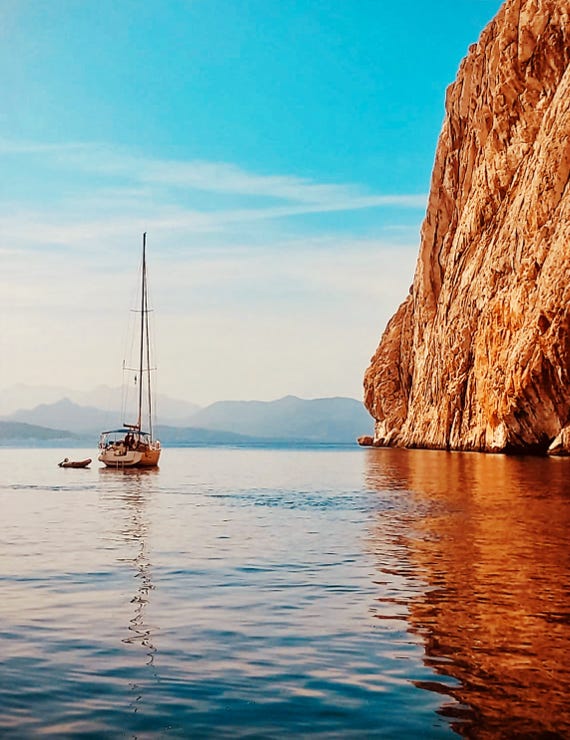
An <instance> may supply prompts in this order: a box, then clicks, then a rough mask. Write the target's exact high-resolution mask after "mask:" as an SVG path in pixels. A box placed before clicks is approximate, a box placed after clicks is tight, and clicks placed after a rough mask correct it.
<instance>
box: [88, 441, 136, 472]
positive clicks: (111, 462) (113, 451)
mask: <svg viewBox="0 0 570 740" xmlns="http://www.w3.org/2000/svg"><path fill="white" fill-rule="evenodd" d="M142 457H143V453H142V452H139V451H138V450H126V449H125V448H124V447H115V446H112V447H108V448H107V449H105V450H101V453H100V455H99V458H98V460H99V461H100V462H102V463H105V465H106V466H107V467H108V468H135V467H137V466H138V464H139V463H140V461H141V460H142Z"/></svg>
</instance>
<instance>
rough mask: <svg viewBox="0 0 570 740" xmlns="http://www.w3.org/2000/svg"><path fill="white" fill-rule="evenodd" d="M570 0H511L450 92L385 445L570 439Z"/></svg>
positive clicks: (510, 445) (381, 399)
mask: <svg viewBox="0 0 570 740" xmlns="http://www.w3.org/2000/svg"><path fill="white" fill-rule="evenodd" d="M569 62H570V0H506V2H505V3H504V5H503V6H502V8H501V10H500V11H499V13H498V15H497V16H496V18H495V19H494V20H493V21H492V22H491V23H490V24H489V25H488V26H487V28H486V29H485V30H484V31H483V33H482V35H481V38H480V39H479V42H478V43H477V44H474V45H473V46H471V48H470V49H469V53H468V55H467V57H466V58H465V59H464V61H463V62H462V64H461V67H460V69H459V72H458V76H457V80H456V82H455V83H454V84H453V85H451V86H450V87H449V89H448V91H447V98H446V117H445V121H444V124H443V129H442V132H441V135H440V139H439V143H438V147H437V152H436V157H435V165H434V171H433V176H432V183H431V191H430V196H429V201H428V208H427V214H426V218H425V221H424V224H423V227H422V235H421V246H420V253H419V257H418V262H417V266H416V273H415V276H414V281H413V285H412V288H411V290H410V294H409V295H408V297H407V298H406V300H405V301H404V303H403V304H402V305H401V306H400V308H399V309H398V311H397V312H396V314H395V315H394V317H393V318H392V319H391V320H390V322H389V323H388V325H387V327H386V330H385V332H384V335H383V337H382V339H381V342H380V345H379V347H378V349H377V351H376V353H375V355H374V357H373V358H372V360H371V364H370V367H369V368H368V370H367V371H366V374H365V378H364V393H365V404H366V406H367V408H368V410H369V411H370V413H371V414H372V416H373V417H374V418H375V420H376V425H375V435H374V443H375V444H378V445H385V444H390V445H400V446H411V447H434V448H448V449H464V450H487V451H501V450H507V451H508V450H533V449H534V450H546V449H547V448H548V447H549V446H551V447H552V450H551V451H553V450H554V449H555V448H556V450H557V451H569V450H570V183H569V172H570V66H569Z"/></svg>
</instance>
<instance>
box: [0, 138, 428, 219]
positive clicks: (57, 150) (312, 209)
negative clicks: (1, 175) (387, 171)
mask: <svg viewBox="0 0 570 740" xmlns="http://www.w3.org/2000/svg"><path fill="white" fill-rule="evenodd" d="M0 155H4V156H7V155H12V156H13V155H19V156H28V157H32V156H35V157H39V158H41V157H43V158H44V159H46V160H47V163H48V164H51V166H52V167H54V168H56V169H57V170H60V171H61V170H69V169H72V170H75V171H76V172H78V173H79V172H84V173H88V174H91V175H93V174H98V175H105V176H107V177H108V178H118V177H121V178H125V179H127V180H129V181H130V184H129V185H128V186H125V191H126V192H129V191H132V189H133V185H132V184H133V183H138V184H140V185H143V186H147V187H150V188H151V191H152V190H156V189H158V190H159V191H160V190H161V189H162V190H164V189H168V188H173V189H176V190H185V191H192V190H195V191H201V192H207V193H217V194H220V195H235V196H245V197H255V198H261V199H264V200H268V199H273V200H282V201H290V202H292V203H296V204H304V206H305V207H306V208H307V211H304V210H303V209H302V207H301V205H298V206H297V209H298V210H297V209H296V210H295V211H292V212H291V213H289V212H286V213H285V214H284V215H295V214H296V213H304V212H307V213H316V212H319V211H323V212H327V211H337V210H354V209H361V208H375V207H384V206H399V207H402V208H424V207H425V205H426V202H427V195H426V194H388V195H379V194H371V193H368V192H365V191H364V190H363V189H362V188H361V187H359V186H357V185H354V184H324V183H315V182H313V181H311V180H307V179H305V178H300V177H296V176H291V175H260V174H256V173H252V172H248V171H246V170H243V169H242V168H240V167H238V166H237V165H235V164H231V163H225V162H207V161H201V160H195V161H176V160H160V159H154V158H148V157H137V156H134V155H132V154H128V153H124V152H118V151H116V150H114V149H112V148H110V147H108V146H103V145H100V144H88V143H69V144H45V143H34V142H10V141H7V140H0ZM114 189H115V191H116V192H120V188H118V187H117V185H115V186H114ZM103 192H104V188H103ZM116 192H115V194H116ZM268 210H269V213H271V209H268ZM277 215H281V214H280V213H279V212H277ZM270 217H271V216H270Z"/></svg>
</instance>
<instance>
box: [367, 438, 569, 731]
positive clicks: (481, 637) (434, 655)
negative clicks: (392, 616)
mask: <svg viewBox="0 0 570 740" xmlns="http://www.w3.org/2000/svg"><path fill="white" fill-rule="evenodd" d="M365 454H366V467H365V482H366V485H367V486H368V487H369V488H371V489H373V490H376V491H378V492H382V493H383V494H385V495H386V496H392V506H391V507H388V510H387V511H386V512H384V513H383V514H380V515H379V516H378V518H377V520H376V522H375V526H374V531H373V537H372V543H371V546H372V547H373V548H374V550H375V552H377V553H379V552H381V551H382V550H383V549H384V550H385V549H386V547H388V548H391V549H392V551H393V554H394V553H395V552H396V550H397V554H398V562H399V563H400V564H401V570H402V573H401V575H403V576H404V577H405V578H406V579H408V582H409V583H411V584H412V585H411V586H410V589H409V591H408V594H409V596H408V597H407V598H406V600H405V601H406V603H405V607H407V617H406V618H407V621H408V625H409V631H410V632H413V633H416V634H419V635H420V636H421V637H422V640H423V642H424V645H425V663H426V664H427V665H430V666H431V668H432V669H433V670H435V672H436V673H439V674H441V675H446V676H450V677H453V678H454V679H456V680H457V681H458V682H459V685H458V686H457V687H452V688H450V687H449V686H446V684H445V683H442V684H437V685H436V684H434V685H423V684H422V683H421V682H418V683H417V685H418V686H420V687H421V688H429V689H433V690H437V691H442V692H445V693H448V694H450V695H451V696H453V697H454V698H455V699H456V700H457V701H458V702H459V703H460V705H459V707H458V705H454V707H455V708H453V707H452V706H450V707H448V709H447V710H446V709H445V708H444V709H443V710H442V713H446V712H447V713H448V714H454V713H455V714H456V717H455V719H454V720H452V726H453V727H454V729H455V730H456V731H457V732H458V733H459V734H462V735H465V736H467V737H477V738H487V737H489V738H491V737H493V738H495V737H531V736H532V737H541V738H542V737H570V703H569V701H568V696H570V672H569V670H568V654H569V650H570V601H569V600H570V548H568V539H567V538H568V527H569V524H570V460H561V459H558V460H555V459H546V458H534V457H525V458H523V457H507V456H503V455H496V456H495V455H480V454H475V453H446V452H436V451H423V450H390V449H386V450H384V449H371V450H367V451H366V453H365ZM394 491H396V493H393V492H394ZM389 492H392V493H391V494H390V493H389ZM379 568H380V569H381V564H379ZM382 600H383V598H381V599H380V601H382ZM398 609H399V611H400V612H401V611H402V604H399V606H398ZM462 707H467V711H462V709H461V708H462Z"/></svg>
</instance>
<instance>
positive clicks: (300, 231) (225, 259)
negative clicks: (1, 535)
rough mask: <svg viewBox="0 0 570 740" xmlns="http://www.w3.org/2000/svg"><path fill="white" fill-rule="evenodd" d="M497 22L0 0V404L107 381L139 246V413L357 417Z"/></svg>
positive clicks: (388, 7)
mask: <svg viewBox="0 0 570 740" xmlns="http://www.w3.org/2000/svg"><path fill="white" fill-rule="evenodd" d="M499 6H500V3H499V2H498V0H469V1H467V0H453V2H452V1H451V0H449V2H448V1H447V0H441V1H440V2H438V3H425V2H419V1H415V0H414V1H411V2H408V3H406V4H404V5H402V4H392V3H387V2H383V1H381V0H376V1H375V2H373V1H372V0H359V1H358V2H354V0H353V1H352V2H349V1H348V0H328V1H327V2H324V0H290V1H289V0H161V1H160V2H158V1H157V0H147V1H146V2H141V1H140V0H138V1H137V2H135V1H134V0H122V1H121V2H117V0H112V1H111V0H97V2H95V0H51V1H50V2H45V1H44V0H3V3H2V4H1V5H0V65H1V69H2V79H3V83H2V96H1V102H0V166H1V170H2V179H1V183H0V194H1V199H0V260H1V266H2V270H1V271H0V309H1V313H0V350H1V354H0V388H2V387H6V386H9V385H11V384H13V383H16V382H26V383H29V384H35V385H37V384H48V385H49V384H57V385H62V384H63V385H68V386H70V387H72V388H78V389H85V390H86V389H88V388H90V387H92V386H95V385H97V384H99V383H105V384H109V385H116V384H118V383H119V382H120V366H121V360H122V354H123V347H122V342H123V341H124V329H125V326H126V324H127V320H128V310H129V308H130V300H131V296H132V291H133V287H134V283H135V279H136V269H137V266H138V262H139V252H140V244H141V234H142V232H143V231H147V232H148V240H149V241H148V243H149V261H150V269H151V281H152V297H153V303H154V306H155V309H156V310H155V317H154V318H155V327H156V331H157V337H156V345H157V355H158V362H159V375H158V378H159V383H160V390H161V391H162V392H165V393H168V394H169V395H173V396H180V397H183V398H186V399H187V400H192V401H196V402H198V403H203V404H204V403H208V402H211V401H214V400H219V399H225V398H259V399H272V398H277V397H279V396H282V395H285V394H287V393H294V394H296V395H300V396H304V397H316V396H325V395H350V396H353V397H357V398H359V397H360V396H361V385H362V375H363V372H364V370H365V368H366V365H367V363H368V360H369V358H370V356H371V354H372V353H373V351H374V349H375V347H376V344H377V342H378V339H379V337H380V334H381V332H382V330H383V328H384V325H385V323H386V321H387V320H388V318H389V317H390V315H391V314H392V313H393V312H394V311H395V309H396V308H397V306H398V304H399V303H400V302H401V300H403V298H404V297H405V295H406V293H407V289H408V286H409V284H410V282H411V279H412V275H413V270H414V264H415V258H416V254H417V249H418V243H419V230H420V225H421V221H422V219H423V216H424V211H425V203H426V196H427V192H428V189H429V181H430V175H431V167H432V163H433V157H434V152H435V147H436V143H437V137H438V134H439V130H440V128H441V123H442V119H443V114H444V109H443V105H444V95H445V88H446V87H447V85H448V84H450V83H451V82H452V81H453V79H454V77H455V74H456V71H457V68H458V65H459V63H460V61H461V59H462V58H463V56H464V55H465V53H466V52H467V49H468V46H469V44H471V43H474V42H476V41H477V38H478V36H479V34H480V32H481V31H482V29H483V27H484V26H485V25H486V24H487V22H488V21H489V20H490V19H491V18H492V17H493V16H494V15H495V13H496V12H497V10H498V8H499ZM123 317H124V319H123Z"/></svg>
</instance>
